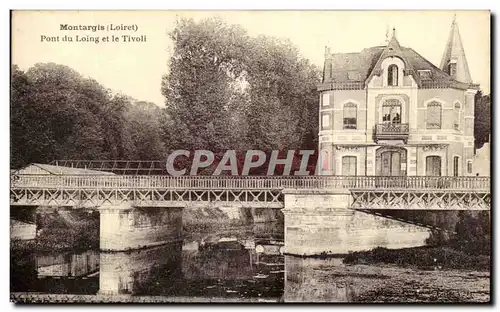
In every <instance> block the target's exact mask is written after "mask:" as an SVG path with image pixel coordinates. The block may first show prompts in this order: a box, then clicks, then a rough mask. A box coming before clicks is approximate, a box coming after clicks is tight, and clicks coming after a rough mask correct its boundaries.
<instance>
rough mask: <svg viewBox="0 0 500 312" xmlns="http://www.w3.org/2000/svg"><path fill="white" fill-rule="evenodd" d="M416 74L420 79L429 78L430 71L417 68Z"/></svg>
mask: <svg viewBox="0 0 500 312" xmlns="http://www.w3.org/2000/svg"><path fill="white" fill-rule="evenodd" d="M418 76H419V77H420V79H421V80H431V71H430V70H429V69H422V70H419V71H418Z"/></svg>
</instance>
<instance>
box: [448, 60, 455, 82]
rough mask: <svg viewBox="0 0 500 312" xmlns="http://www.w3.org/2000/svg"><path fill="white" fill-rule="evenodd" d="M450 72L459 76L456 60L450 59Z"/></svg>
mask: <svg viewBox="0 0 500 312" xmlns="http://www.w3.org/2000/svg"><path fill="white" fill-rule="evenodd" d="M448 74H449V75H450V76H451V77H453V78H456V76H457V61H455V60H451V61H450V64H448Z"/></svg>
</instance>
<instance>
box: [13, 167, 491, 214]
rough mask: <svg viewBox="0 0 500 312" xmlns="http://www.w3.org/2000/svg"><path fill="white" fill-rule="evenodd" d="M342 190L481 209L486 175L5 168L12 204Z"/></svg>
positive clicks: (199, 199)
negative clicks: (138, 172) (228, 173)
mask: <svg viewBox="0 0 500 312" xmlns="http://www.w3.org/2000/svg"><path fill="white" fill-rule="evenodd" d="M285 189H286V190H293V189H296V190H327V191H332V193H334V192H335V191H338V190H343V191H344V192H345V190H348V191H349V192H350V194H351V197H352V202H351V208H353V209H360V210H361V209H363V210H365V209H411V210H422V209H423V210H489V209H490V206H491V195H490V178H489V177H447V176H444V177H423V176H406V177H380V176H274V177H269V176H265V177H260V176H181V177H173V176H165V175H153V176H146V175H144V176H140V175H48V174H39V175H37V174H11V188H10V204H11V205H13V206H61V207H63V206H69V207H75V208H84V207H87V208H91V207H101V206H119V205H122V204H124V203H127V204H131V205H133V206H137V207H156V206H161V207H186V206H202V207H210V206H217V207H224V206H231V207H234V206H240V207H255V208H283V207H284V195H283V190H285Z"/></svg>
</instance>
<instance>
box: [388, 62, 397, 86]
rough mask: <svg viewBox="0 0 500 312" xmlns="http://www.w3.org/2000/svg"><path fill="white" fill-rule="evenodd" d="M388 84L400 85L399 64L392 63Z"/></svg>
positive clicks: (389, 69)
mask: <svg viewBox="0 0 500 312" xmlns="http://www.w3.org/2000/svg"><path fill="white" fill-rule="evenodd" d="M387 85H388V86H397V85H398V66H397V65H395V64H392V65H390V66H389V68H388V69H387Z"/></svg>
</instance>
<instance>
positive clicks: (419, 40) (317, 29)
mask: <svg viewBox="0 0 500 312" xmlns="http://www.w3.org/2000/svg"><path fill="white" fill-rule="evenodd" d="M454 14H456V21H457V23H458V25H459V29H460V35H461V37H462V42H463V45H464V50H465V53H466V57H467V62H468V64H469V69H470V73H471V76H472V79H473V80H474V82H475V83H479V84H480V87H481V89H482V90H483V92H484V93H486V94H488V93H489V92H490V15H489V12H488V11H16V12H14V13H13V17H12V62H13V64H17V65H18V66H19V67H20V68H21V69H23V70H27V69H28V68H29V67H31V66H33V65H34V64H36V63H39V62H42V63H46V62H54V63H58V64H63V65H67V66H69V67H71V68H73V69H75V70H76V71H78V72H79V73H81V74H82V75H83V76H86V77H91V78H94V79H96V80H97V81H98V82H99V83H101V84H102V85H103V86H105V87H106V88H110V89H111V90H113V91H114V92H120V93H124V94H127V95H129V96H132V97H134V98H136V99H138V100H143V101H150V102H153V103H155V104H157V105H160V106H163V105H164V101H165V100H164V98H163V96H162V95H161V91H160V87H161V78H162V76H163V75H164V74H166V73H167V72H168V65H167V64H168V59H169V57H170V56H171V53H172V51H173V50H172V47H173V45H172V42H171V40H170V39H169V38H168V35H167V34H168V32H169V31H170V30H172V29H173V27H174V25H175V21H176V18H182V17H192V18H194V19H195V20H199V19H203V18H206V17H211V16H218V17H220V18H222V19H224V20H226V21H227V22H228V23H231V24H240V25H241V26H242V27H243V28H245V29H246V30H247V31H248V33H249V34H250V35H251V36H257V35H260V34H264V35H269V36H275V37H282V38H288V39H290V40H291V41H292V42H293V43H294V44H295V45H296V46H297V47H298V48H299V51H300V53H301V55H302V56H303V57H305V58H307V59H309V60H310V61H311V62H312V63H314V64H316V65H318V66H320V67H321V66H322V65H323V60H324V51H325V45H328V46H330V48H331V52H332V53H337V52H358V51H361V50H362V49H363V48H367V47H371V46H377V45H384V44H385V40H386V33H387V30H388V29H390V30H391V31H390V32H392V28H393V27H394V28H395V29H396V36H397V38H398V41H399V43H400V44H401V45H402V46H406V47H411V48H413V49H414V50H416V51H417V52H418V53H419V54H421V55H422V56H424V57H425V58H427V59H428V60H429V61H431V62H432V63H433V64H434V65H436V66H439V64H440V61H441V56H442V54H443V51H444V48H445V45H446V41H447V39H448V35H449V32H450V27H451V22H452V20H453V15H454ZM61 24H68V25H72V26H73V25H75V26H78V25H97V24H101V25H104V26H105V27H106V26H107V25H110V24H113V25H122V24H123V25H137V28H138V29H137V31H135V32H134V31H130V30H125V31H122V30H104V31H96V32H92V31H79V30H73V31H70V30H60V25H61ZM123 34H130V35H134V36H140V35H145V36H146V40H147V41H146V42H128V43H126V42H108V43H106V42H102V40H100V42H99V43H94V42H76V41H75V40H73V42H63V41H62V37H63V36H64V35H71V36H73V37H74V38H75V36H76V35H78V36H80V37H86V36H93V37H95V36H99V37H103V36H104V37H105V36H112V35H116V36H121V35H123ZM42 36H45V37H57V36H59V42H48V41H47V40H42Z"/></svg>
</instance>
